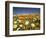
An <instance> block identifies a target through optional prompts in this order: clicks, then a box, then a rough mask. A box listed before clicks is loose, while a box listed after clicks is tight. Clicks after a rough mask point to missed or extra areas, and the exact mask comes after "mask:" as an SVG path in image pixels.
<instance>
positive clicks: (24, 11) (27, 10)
mask: <svg viewBox="0 0 46 38" xmlns="http://www.w3.org/2000/svg"><path fill="white" fill-rule="evenodd" d="M31 13H40V8H24V7H13V15H16V14H31Z"/></svg>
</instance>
